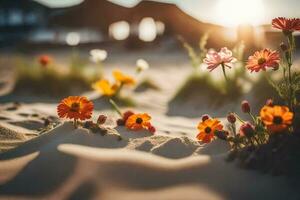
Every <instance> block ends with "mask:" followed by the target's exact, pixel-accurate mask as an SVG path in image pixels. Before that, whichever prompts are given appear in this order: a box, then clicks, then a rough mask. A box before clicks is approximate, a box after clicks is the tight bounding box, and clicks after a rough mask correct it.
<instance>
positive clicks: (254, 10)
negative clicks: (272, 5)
mask: <svg viewBox="0 0 300 200" xmlns="http://www.w3.org/2000/svg"><path fill="white" fill-rule="evenodd" d="M215 13H216V14H215V18H216V21H217V22H218V23H220V24H222V25H225V26H238V25H240V24H251V25H258V24H261V23H262V22H263V21H264V5H263V3H262V1H261V0H252V1H241V0H219V1H218V2H217V4H216V9H215Z"/></svg>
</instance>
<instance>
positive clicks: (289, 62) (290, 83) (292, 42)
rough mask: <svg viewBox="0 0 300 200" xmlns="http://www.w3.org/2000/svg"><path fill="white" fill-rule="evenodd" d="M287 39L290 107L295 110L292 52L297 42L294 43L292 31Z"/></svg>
mask: <svg viewBox="0 0 300 200" xmlns="http://www.w3.org/2000/svg"><path fill="white" fill-rule="evenodd" d="M287 40H288V45H289V49H288V51H287V52H286V60H287V64H288V66H287V67H288V82H289V99H288V101H289V102H288V104H289V107H290V108H291V110H292V111H293V110H294V109H293V107H294V106H293V87H292V72H291V68H292V52H293V50H294V48H295V44H294V37H293V34H292V33H290V34H288V35H287Z"/></svg>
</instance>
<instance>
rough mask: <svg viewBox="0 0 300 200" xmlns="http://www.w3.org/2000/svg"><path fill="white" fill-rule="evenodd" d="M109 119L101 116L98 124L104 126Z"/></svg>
mask: <svg viewBox="0 0 300 200" xmlns="http://www.w3.org/2000/svg"><path fill="white" fill-rule="evenodd" d="M106 119H107V117H106V116H105V115H99V117H98V120H97V124H104V123H105V122H106Z"/></svg>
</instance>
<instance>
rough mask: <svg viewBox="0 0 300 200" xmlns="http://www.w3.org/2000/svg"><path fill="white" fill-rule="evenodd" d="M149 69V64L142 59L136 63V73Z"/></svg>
mask: <svg viewBox="0 0 300 200" xmlns="http://www.w3.org/2000/svg"><path fill="white" fill-rule="evenodd" d="M147 69H149V64H148V62H147V61H145V60H144V59H138V60H137V61H136V70H137V71H138V72H141V71H144V70H147Z"/></svg>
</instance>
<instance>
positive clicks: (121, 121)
mask: <svg viewBox="0 0 300 200" xmlns="http://www.w3.org/2000/svg"><path fill="white" fill-rule="evenodd" d="M125 123H126V121H125V120H124V119H118V120H117V125H118V126H125Z"/></svg>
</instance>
